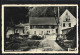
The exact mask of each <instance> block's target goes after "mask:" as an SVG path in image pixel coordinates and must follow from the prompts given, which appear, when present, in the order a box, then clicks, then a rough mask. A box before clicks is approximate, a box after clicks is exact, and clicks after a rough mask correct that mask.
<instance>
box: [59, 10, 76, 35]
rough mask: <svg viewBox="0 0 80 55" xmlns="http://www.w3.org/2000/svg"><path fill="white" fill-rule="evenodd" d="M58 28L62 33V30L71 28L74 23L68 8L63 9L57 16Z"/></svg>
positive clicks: (74, 19)
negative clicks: (58, 16)
mask: <svg viewBox="0 0 80 55" xmlns="http://www.w3.org/2000/svg"><path fill="white" fill-rule="evenodd" d="M59 22H60V25H59V29H60V34H62V33H63V32H62V30H66V29H71V28H73V27H74V26H75V25H76V22H77V21H76V18H75V17H74V16H73V15H72V14H71V13H70V11H69V10H68V9H66V10H65V11H64V13H63V14H62V15H61V16H60V18H59Z"/></svg>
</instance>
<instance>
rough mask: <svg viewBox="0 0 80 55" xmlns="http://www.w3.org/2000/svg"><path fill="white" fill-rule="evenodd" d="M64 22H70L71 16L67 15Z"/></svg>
mask: <svg viewBox="0 0 80 55" xmlns="http://www.w3.org/2000/svg"><path fill="white" fill-rule="evenodd" d="M64 22H70V16H69V15H68V13H66V17H65V20H64Z"/></svg>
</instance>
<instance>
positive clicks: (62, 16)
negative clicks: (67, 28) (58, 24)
mask: <svg viewBox="0 0 80 55" xmlns="http://www.w3.org/2000/svg"><path fill="white" fill-rule="evenodd" d="M73 12H74V11H73ZM66 13H68V15H69V16H70V17H73V18H75V17H74V16H73V15H72V14H71V13H70V11H69V10H68V9H66V10H65V11H64V13H63V14H62V15H61V16H60V18H63V19H64V18H65V16H66Z"/></svg>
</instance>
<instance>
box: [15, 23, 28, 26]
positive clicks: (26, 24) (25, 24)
mask: <svg viewBox="0 0 80 55" xmlns="http://www.w3.org/2000/svg"><path fill="white" fill-rule="evenodd" d="M25 26H29V23H24V24H23V23H20V24H18V25H16V27H25Z"/></svg>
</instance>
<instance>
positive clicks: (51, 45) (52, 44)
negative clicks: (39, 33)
mask: <svg viewBox="0 0 80 55" xmlns="http://www.w3.org/2000/svg"><path fill="white" fill-rule="evenodd" d="M55 37H56V35H53V36H47V37H46V38H45V39H44V40H42V41H41V43H40V45H43V46H42V48H39V49H31V50H30V51H44V50H46V49H48V50H49V49H51V50H50V51H63V50H64V49H63V48H61V47H60V46H59V45H58V44H57V43H56V41H55V40H56V39H54V38H55ZM46 51H47V50H46Z"/></svg>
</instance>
